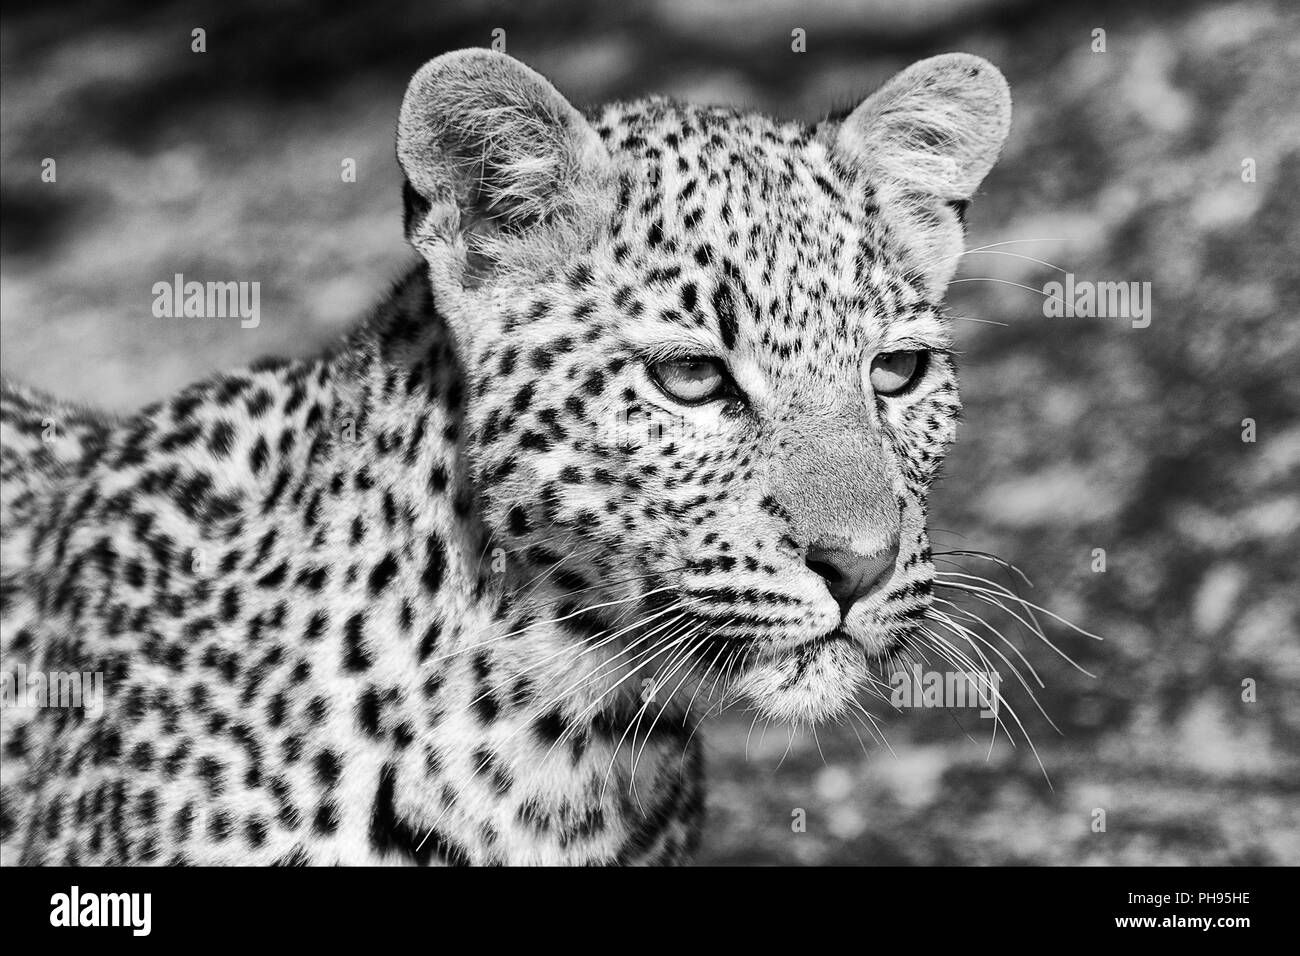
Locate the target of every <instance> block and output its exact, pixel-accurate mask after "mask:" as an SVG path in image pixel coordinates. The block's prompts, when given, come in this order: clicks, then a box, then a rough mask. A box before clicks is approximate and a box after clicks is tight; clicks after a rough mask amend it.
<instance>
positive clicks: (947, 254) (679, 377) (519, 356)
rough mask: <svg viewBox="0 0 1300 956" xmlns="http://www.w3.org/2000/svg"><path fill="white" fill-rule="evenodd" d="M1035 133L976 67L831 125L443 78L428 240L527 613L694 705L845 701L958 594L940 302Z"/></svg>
mask: <svg viewBox="0 0 1300 956" xmlns="http://www.w3.org/2000/svg"><path fill="white" fill-rule="evenodd" d="M1009 122H1010V99H1009V95H1008V91H1007V86H1006V83H1005V81H1004V80H1003V78H1002V76H1001V74H1000V73H999V72H998V71H997V69H996V68H994V67H993V66H991V65H990V64H989V63H987V62H985V61H984V60H981V59H979V58H978V57H974V56H969V55H964V54H949V55H946V56H940V57H935V58H933V59H929V60H925V61H922V62H920V63H917V64H915V65H914V66H912V67H910V68H909V69H907V70H905V71H903V72H902V73H900V74H898V75H897V76H896V77H894V78H893V79H892V80H890V81H889V82H888V83H886V84H885V85H884V87H882V88H881V89H880V90H879V91H877V92H876V93H875V94H873V95H872V96H870V97H869V98H867V99H866V100H865V101H864V102H862V103H861V104H860V105H858V106H857V107H856V108H855V109H853V110H852V111H850V112H848V113H847V114H846V115H843V116H841V117H832V118H829V119H827V120H825V121H823V122H822V123H820V124H818V125H815V126H807V125H804V124H800V123H781V122H776V121H773V120H771V119H769V118H767V117H764V116H761V115H757V114H752V113H742V112H736V111H734V110H730V109H721V108H702V107H695V106H686V105H679V104H675V103H670V102H667V101H663V100H658V99H651V100H643V101H639V102H635V103H630V104H622V105H613V106H609V107H606V108H603V109H599V110H595V111H593V112H591V113H589V114H584V113H581V112H579V111H578V110H577V109H575V108H574V107H573V106H571V105H570V104H569V103H568V101H566V100H565V99H564V98H563V97H562V96H561V95H560V94H559V93H558V92H557V91H556V90H555V89H554V87H552V86H551V85H550V84H549V83H548V82H547V81H546V80H545V79H543V78H542V77H541V76H539V75H538V74H536V73H534V72H533V71H532V70H530V69H528V68H527V67H525V66H523V65H522V64H520V63H519V62H517V61H515V60H513V59H511V58H509V57H507V56H504V55H500V54H496V53H491V52H488V51H483V50H475V51H461V52H458V53H451V54H447V55H445V56H441V57H439V58H437V59H435V60H432V61H431V62H429V63H428V64H426V65H425V66H424V67H423V68H422V69H421V70H420V71H419V73H418V74H417V75H416V76H415V78H414V79H413V80H412V82H411V85H410V88H409V90H408V92H407V94H406V98H405V101H404V103H403V105H402V111H401V118H400V122H399V132H398V155H399V159H400V162H401V164H402V167H403V170H404V172H405V174H406V177H407V187H406V200H407V210H406V216H407V218H406V228H407V234H408V237H409V238H410V240H411V242H412V243H413V245H414V246H415V247H416V248H417V249H418V250H419V252H420V253H421V254H422V255H423V257H424V258H425V260H426V262H427V264H428V267H429V276H430V281H431V283H432V286H433V289H434V294H435V299H436V301H437V302H438V304H439V307H440V309H441V310H442V312H443V313H444V315H445V316H446V319H447V321H448V323H449V325H450V326H451V329H452V332H453V336H454V339H455V344H456V349H457V353H458V356H459V359H460V361H461V363H462V365H463V366H464V370H465V374H466V376H467V379H468V383H469V388H468V398H467V412H466V414H467V431H466V439H465V440H466V443H467V452H468V455H469V458H470V461H471V462H472V469H473V473H474V479H475V483H476V485H477V488H478V491H479V494H480V498H481V500H482V502H483V506H484V511H485V514H486V518H487V521H488V523H489V525H490V529H491V532H492V534H493V535H494V537H495V538H496V540H497V542H498V543H500V544H501V546H502V548H503V551H504V553H505V554H507V555H508V556H509V564H510V574H511V575H512V579H513V581H514V585H513V587H514V589H515V593H516V595H518V596H520V597H522V598H526V597H527V596H528V595H530V594H541V593H544V594H547V595H550V596H551V598H554V596H555V595H556V594H559V595H561V598H560V599H559V600H558V603H555V604H554V605H553V607H552V610H553V612H554V615H555V616H556V617H558V618H561V619H564V620H578V619H582V620H583V621H584V627H583V628H578V627H575V628H574V638H573V639H574V641H575V646H578V645H586V646H592V645H593V643H594V644H595V646H601V644H602V642H603V644H604V645H607V646H608V648H609V653H608V654H606V655H604V656H605V657H607V658H608V657H613V656H616V655H619V654H621V655H626V656H625V658H624V660H623V663H625V664H628V665H629V666H630V665H632V664H634V663H635V664H639V666H641V667H642V673H644V674H646V675H647V676H649V675H655V676H656V679H662V680H664V682H665V684H666V686H667V687H668V689H670V690H671V689H672V685H673V684H674V683H677V681H678V678H679V677H682V678H685V677H686V676H687V675H693V676H695V677H699V676H700V675H712V676H711V677H708V679H713V680H717V679H719V678H721V680H722V681H723V682H724V683H725V684H726V685H727V686H728V687H729V688H730V689H731V691H733V692H735V693H738V694H740V695H743V696H746V697H748V698H749V699H750V700H752V701H753V702H754V703H756V704H757V705H758V706H759V707H760V708H762V709H763V710H764V711H765V712H767V713H769V714H771V715H774V716H778V717H783V718H791V719H819V718H824V717H828V716H831V715H833V714H835V713H836V712H838V711H839V710H841V709H842V708H843V707H844V706H845V705H846V704H847V702H848V701H849V700H850V699H852V697H853V695H854V693H855V692H856V691H857V689H858V688H859V687H860V685H861V683H862V682H863V681H864V680H866V679H867V675H868V673H869V664H870V661H871V659H872V658H875V657H879V656H881V655H883V654H885V653H887V652H889V651H890V650H891V649H893V648H895V647H897V646H899V645H900V643H903V642H907V641H909V640H911V639H912V638H913V636H914V634H915V631H916V628H917V623H918V620H919V619H920V618H921V617H922V616H924V614H925V613H926V610H927V607H928V606H929V603H930V601H931V583H932V579H933V575H934V569H933V564H932V561H931V554H930V547H929V540H928V537H927V532H926V498H927V493H928V490H929V488H930V485H931V483H932V482H933V480H934V478H935V475H936V471H937V470H938V468H939V465H940V462H941V460H942V457H943V454H944V451H945V448H946V446H947V445H948V444H949V442H950V441H951V440H952V439H953V437H954V431H955V426H956V416H957V413H958V410H959V407H960V402H959V399H958V394H957V382H956V377H955V370H954V365H953V359H952V354H951V350H950V348H951V339H950V336H949V330H948V328H947V325H946V323H945V321H944V319H943V316H942V313H941V311H940V302H941V299H942V296H943V294H944V292H945V289H946V286H947V284H948V282H949V280H950V278H951V276H952V275H953V272H954V270H955V267H956V264H957V260H958V257H959V256H960V254H961V252H962V248H963V213H964V210H965V207H966V204H967V202H968V201H969V200H970V199H971V196H972V195H973V193H974V192H975V190H976V188H977V187H978V185H979V183H980V182H981V180H982V179H983V178H984V176H985V174H986V173H987V172H988V171H989V169H990V167H991V166H992V164H993V163H994V161H995V159H996V157H997V154H998V152H999V150H1000V148H1001V145H1002V142H1003V140H1004V139H1005V137H1006V134H1007V131H1008V128H1009ZM565 595H567V598H565V597H564V596H565ZM593 621H594V623H593ZM615 649H617V650H615ZM665 675H666V676H665ZM633 683H636V682H633ZM678 686H680V685H678Z"/></svg>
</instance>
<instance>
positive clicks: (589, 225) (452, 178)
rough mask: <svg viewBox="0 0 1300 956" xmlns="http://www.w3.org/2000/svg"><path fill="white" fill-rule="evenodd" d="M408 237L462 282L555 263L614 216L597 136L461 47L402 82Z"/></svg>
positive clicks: (532, 81) (529, 74) (490, 57)
mask: <svg viewBox="0 0 1300 956" xmlns="http://www.w3.org/2000/svg"><path fill="white" fill-rule="evenodd" d="M397 158H398V162H400V163H401V166H402V171H403V172H404V173H405V174H406V180H407V182H406V186H405V187H404V197H403V198H404V201H405V206H406V210H405V221H406V235H407V238H408V239H409V240H410V242H411V244H412V245H414V246H415V247H416V249H418V250H419V251H420V253H421V254H422V255H424V257H425V259H427V260H428V261H429V264H430V266H431V268H432V269H433V270H434V272H435V274H436V273H442V275H444V276H445V277H446V278H447V279H448V280H450V281H455V282H458V283H459V284H460V285H462V286H467V287H471V286H476V285H479V284H482V283H484V282H491V281H492V280H493V278H494V277H499V276H501V275H503V274H506V273H520V272H538V271H542V270H544V269H546V268H547V267H548V266H549V265H553V264H556V263H559V262H562V261H564V259H565V258H567V257H569V256H570V255H572V253H573V252H574V251H575V246H576V245H581V244H582V243H583V242H585V241H589V240H590V238H591V237H592V236H593V235H594V234H595V232H596V230H597V228H598V225H599V222H600V221H601V219H602V217H606V216H608V215H609V214H611V213H612V210H613V202H614V194H615V190H614V188H613V186H612V182H613V178H614V173H613V164H612V162H611V160H610V157H609V153H608V152H607V151H606V149H605V146H604V144H603V143H602V142H601V141H600V137H599V136H598V135H597V134H596V131H595V130H593V129H592V128H591V125H590V124H589V123H588V122H587V121H586V119H584V118H583V116H582V114H581V113H579V112H578V111H577V110H576V109H574V108H573V106H572V105H570V103H569V102H568V100H566V99H565V98H564V97H563V96H561V95H560V93H559V92H558V91H557V90H556V89H555V87H553V86H552V85H551V84H550V83H549V82H547V81H546V79H544V78H543V77H542V76H540V75H539V74H537V73H535V72H534V71H533V70H530V69H529V68H528V67H526V66H524V65H523V64H522V63H520V62H519V61H518V60H515V59H513V58H512V57H509V56H506V55H504V54H501V53H494V52H492V51H489V50H481V49H474V50H459V51H457V52H455V53H447V54H445V55H443V56H440V57H437V58H436V59H433V60H430V61H429V62H428V63H426V64H425V65H424V66H423V67H421V68H420V70H419V72H417V73H416V74H415V76H414V77H413V78H412V79H411V83H410V86H408V87H407V90H406V96H405V98H404V99H403V100H402V110H401V114H400V117H399V119H398V127H397Z"/></svg>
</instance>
